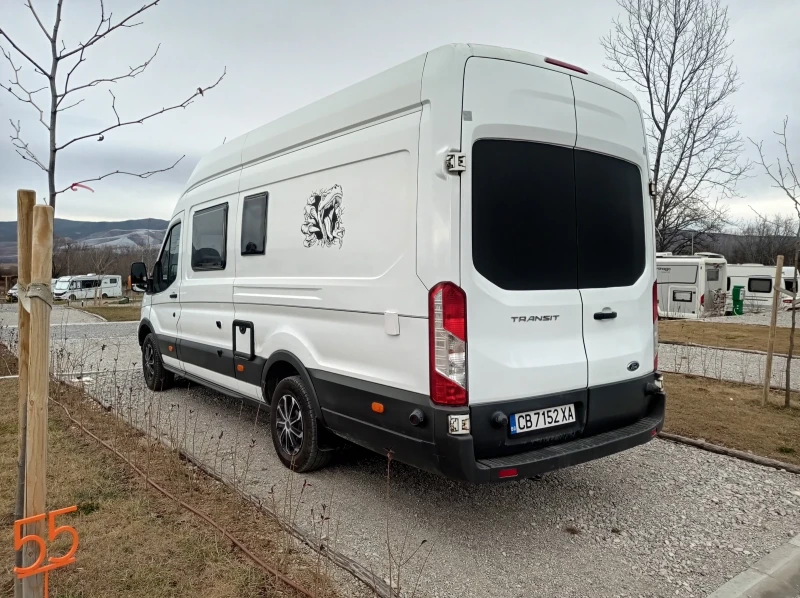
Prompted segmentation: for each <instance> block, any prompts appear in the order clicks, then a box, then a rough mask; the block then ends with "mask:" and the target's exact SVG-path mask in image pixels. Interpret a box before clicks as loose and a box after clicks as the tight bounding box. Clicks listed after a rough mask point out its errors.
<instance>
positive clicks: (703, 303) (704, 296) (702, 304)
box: [700, 293, 706, 307]
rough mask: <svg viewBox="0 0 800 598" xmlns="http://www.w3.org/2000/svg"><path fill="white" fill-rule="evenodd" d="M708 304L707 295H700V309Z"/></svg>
mask: <svg viewBox="0 0 800 598" xmlns="http://www.w3.org/2000/svg"><path fill="white" fill-rule="evenodd" d="M705 304H706V294H705V293H703V294H702V295H700V307H703V306H704V305H705Z"/></svg>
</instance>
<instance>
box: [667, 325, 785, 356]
mask: <svg viewBox="0 0 800 598" xmlns="http://www.w3.org/2000/svg"><path fill="white" fill-rule="evenodd" d="M798 320H800V318H798ZM768 338H769V327H768V326H754V325H751V324H721V323H715V322H695V321H690V320H661V321H660V322H659V323H658V340H659V341H661V342H664V341H668V342H674V343H692V344H696V345H708V346H711V347H730V348H732V349H753V350H756V351H766V350H767V343H768ZM788 352H789V329H788V328H778V329H777V330H776V331H775V353H780V354H786V353H788ZM794 354H795V355H798V354H800V333H799V334H798V335H797V338H796V339H795V349H794Z"/></svg>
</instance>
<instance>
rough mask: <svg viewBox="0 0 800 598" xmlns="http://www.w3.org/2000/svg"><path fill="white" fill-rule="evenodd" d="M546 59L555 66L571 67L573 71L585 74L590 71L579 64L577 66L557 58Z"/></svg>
mask: <svg viewBox="0 0 800 598" xmlns="http://www.w3.org/2000/svg"><path fill="white" fill-rule="evenodd" d="M544 61H545V62H546V63H547V64H553V65H555V66H560V67H561V68H563V69H569V70H571V71H576V72H578V73H583V74H584V75H588V74H589V71H585V70H583V69H582V68H581V67H579V66H575V65H574V64H570V63H569V62H564V61H563V60H556V59H555V58H545V59H544Z"/></svg>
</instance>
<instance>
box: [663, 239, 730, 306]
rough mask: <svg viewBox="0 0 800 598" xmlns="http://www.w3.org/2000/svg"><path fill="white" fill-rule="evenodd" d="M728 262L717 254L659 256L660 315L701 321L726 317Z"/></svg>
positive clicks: (669, 254)
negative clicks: (701, 319)
mask: <svg viewBox="0 0 800 598" xmlns="http://www.w3.org/2000/svg"><path fill="white" fill-rule="evenodd" d="M726 268H727V261H726V260H725V257H724V256H722V255H720V254H718V253H696V254H694V255H672V254H671V253H658V254H656V270H657V272H658V315H659V316H660V317H662V318H702V317H706V316H722V315H725V298H726V292H725V281H726V279H727V273H726Z"/></svg>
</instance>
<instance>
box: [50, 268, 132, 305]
mask: <svg viewBox="0 0 800 598" xmlns="http://www.w3.org/2000/svg"><path fill="white" fill-rule="evenodd" d="M121 296H122V278H121V277H120V276H113V275H111V276H108V275H98V274H87V275H85V276H62V277H61V278H59V279H58V281H57V282H56V286H55V289H54V291H53V298H54V299H66V300H69V301H76V300H81V299H94V298H95V297H97V298H98V299H108V298H110V297H121Z"/></svg>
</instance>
